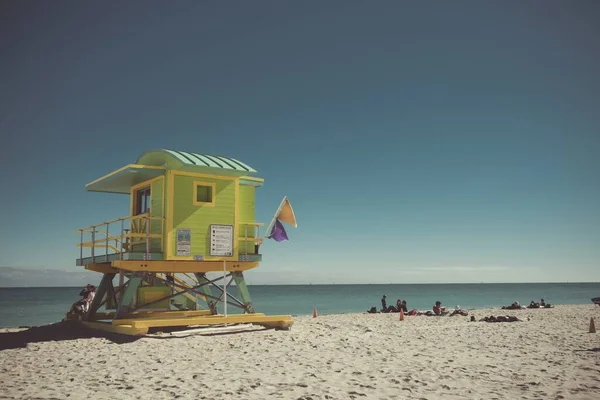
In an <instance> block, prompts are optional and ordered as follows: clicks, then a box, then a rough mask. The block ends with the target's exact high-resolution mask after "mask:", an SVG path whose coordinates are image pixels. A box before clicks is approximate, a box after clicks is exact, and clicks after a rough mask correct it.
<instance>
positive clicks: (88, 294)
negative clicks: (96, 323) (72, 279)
mask: <svg viewBox="0 0 600 400" xmlns="http://www.w3.org/2000/svg"><path fill="white" fill-rule="evenodd" d="M79 296H81V299H79V300H77V301H76V302H75V303H73V305H72V306H71V310H70V311H69V312H70V313H72V314H78V315H83V314H85V313H87V312H88V310H89V309H90V304H92V301H93V300H94V297H95V296H96V287H95V286H94V285H90V284H87V285H86V286H85V287H84V288H83V289H81V291H80V292H79Z"/></svg>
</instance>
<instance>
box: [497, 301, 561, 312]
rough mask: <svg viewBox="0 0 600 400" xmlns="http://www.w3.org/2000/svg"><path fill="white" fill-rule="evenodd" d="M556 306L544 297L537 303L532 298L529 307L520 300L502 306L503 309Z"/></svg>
mask: <svg viewBox="0 0 600 400" xmlns="http://www.w3.org/2000/svg"><path fill="white" fill-rule="evenodd" d="M553 307H554V306H553V305H552V304H548V303H546V302H545V301H544V299H541V300H540V302H539V303H536V302H535V301H533V300H531V302H530V303H529V305H528V306H527V307H525V306H522V305H521V304H520V303H519V302H518V301H515V302H514V303H512V304H511V305H509V306H502V309H503V310H522V309H525V308H553Z"/></svg>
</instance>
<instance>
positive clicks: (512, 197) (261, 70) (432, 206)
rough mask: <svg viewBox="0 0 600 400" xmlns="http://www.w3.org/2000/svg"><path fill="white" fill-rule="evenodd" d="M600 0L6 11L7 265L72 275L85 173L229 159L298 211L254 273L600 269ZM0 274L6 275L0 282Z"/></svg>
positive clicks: (109, 204) (594, 274)
mask: <svg viewBox="0 0 600 400" xmlns="http://www.w3.org/2000/svg"><path fill="white" fill-rule="evenodd" d="M599 20H600V3H599V2H597V1H577V2H568V1H563V2H556V1H544V2H499V1H487V2H482V1H460V2H452V3H450V2H417V3H415V2H402V1H372V2H365V1H348V0H345V1H296V2H278V1H258V0H257V1H251V2H250V1H237V2H200V1H183V0H181V1H177V2H158V1H145V2H143V3H140V2H100V1H96V2H77V1H60V2H41V1H35V2H31V1H16V0H13V1H4V2H2V3H1V5H0V59H1V62H0V135H1V137H2V145H1V146H0V152H1V159H2V165H3V168H0V188H1V191H0V193H1V199H2V200H1V201H2V204H1V205H2V207H0V221H1V222H2V227H3V229H2V230H1V231H0V232H1V233H0V235H1V242H0V243H1V248H0V266H3V267H16V268H47V269H59V270H66V271H73V272H74V271H77V270H78V269H77V268H76V267H75V266H74V263H75V258H76V257H77V254H78V251H77V248H76V246H75V245H76V242H77V241H78V236H77V233H76V232H75V230H76V229H77V228H80V227H83V226H87V225H90V224H93V223H99V222H102V221H104V220H108V219H112V218H116V217H120V216H124V215H126V214H127V213H128V204H129V202H128V198H127V196H123V195H111V194H101V193H87V192H85V190H84V186H85V184H86V183H88V182H90V181H92V180H94V179H96V178H98V177H100V176H102V175H104V174H106V173H108V172H110V171H112V170H114V169H117V168H119V167H121V166H124V165H126V164H128V163H133V162H135V160H136V159H137V157H138V155H140V154H141V153H142V152H144V151H146V150H151V149H155V148H170V149H176V150H185V151H192V152H200V153H208V154H223V155H227V156H230V157H234V158H237V159H240V160H242V161H244V162H245V163H247V164H249V165H251V166H252V167H254V168H255V169H257V170H258V171H259V176H261V177H263V178H265V186H264V187H263V188H261V189H260V191H259V194H258V199H257V200H258V204H257V210H258V218H259V220H261V221H263V222H265V223H267V222H268V221H269V219H270V218H271V216H272V213H273V212H274V211H275V209H276V207H277V205H278V203H279V201H280V200H281V198H282V197H283V196H284V195H287V196H288V197H289V199H290V201H291V203H292V205H293V206H294V209H295V212H296V215H297V218H298V222H299V227H298V228H297V229H293V228H290V229H288V233H289V236H290V241H289V242H284V243H275V242H271V241H269V243H266V244H265V245H264V246H263V247H262V250H263V254H264V263H263V264H262V265H261V267H260V268H258V270H255V271H253V272H251V273H249V275H248V277H249V281H250V283H280V282H285V283H307V282H312V283H333V282H335V283H358V282H366V283H403V282H406V283H410V282H481V281H483V282H519V281H527V282H531V281H600V73H599V71H600V51H599V49H600V25H599V24H598V21H599ZM0 286H1V284H0Z"/></svg>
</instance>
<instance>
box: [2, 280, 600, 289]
mask: <svg viewBox="0 0 600 400" xmlns="http://www.w3.org/2000/svg"><path fill="white" fill-rule="evenodd" d="M552 283H566V284H582V283H596V284H598V283H600V281H553V282H430V283H424V282H420V283H252V284H249V283H247V284H246V285H247V286H364V285H373V286H385V285H528V284H542V285H543V284H552ZM79 286H80V285H78V286H0V289H52V288H77V287H79Z"/></svg>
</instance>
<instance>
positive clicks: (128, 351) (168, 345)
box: [0, 304, 600, 400]
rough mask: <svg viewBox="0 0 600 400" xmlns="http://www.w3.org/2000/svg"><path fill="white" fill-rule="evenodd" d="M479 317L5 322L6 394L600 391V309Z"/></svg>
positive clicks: (323, 395)
mask: <svg viewBox="0 0 600 400" xmlns="http://www.w3.org/2000/svg"><path fill="white" fill-rule="evenodd" d="M594 307H595V308H594ZM470 315H475V317H476V319H477V320H479V319H480V318H482V317H484V316H490V315H495V316H498V315H515V316H517V317H518V318H519V319H521V320H522V321H521V322H513V323H487V322H479V321H478V322H470ZM470 315H469V316H468V317H426V316H418V317H406V318H405V320H404V321H399V320H398V317H399V315H398V314H346V315H330V316H319V317H318V318H310V317H298V318H296V319H295V324H294V326H293V327H292V329H291V330H290V331H274V330H257V331H252V332H244V333H235V334H228V335H215V336H191V337H185V338H140V339H134V338H127V337H114V336H111V337H106V336H103V334H101V333H94V332H90V331H88V330H85V329H73V328H71V329H69V330H66V329H65V328H64V327H63V326H60V325H50V326H44V327H38V328H33V329H30V330H18V329H3V330H0V349H1V350H0V398H2V399H65V398H69V399H82V398H99V399H117V398H118V399H129V398H140V399H141V398H144V399H148V398H152V399H171V398H194V399H234V398H235V399H304V400H308V399H315V400H316V399H350V398H356V399H360V398H367V399H438V398H443V399H598V398H600V333H596V334H591V333H588V328H589V321H590V317H594V318H595V320H596V322H597V324H598V323H600V307H597V306H593V305H591V304H590V305H580V306H556V308H554V309H533V310H518V311H507V310H499V309H493V310H475V311H471V312H470ZM598 327H599V328H600V326H598Z"/></svg>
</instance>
